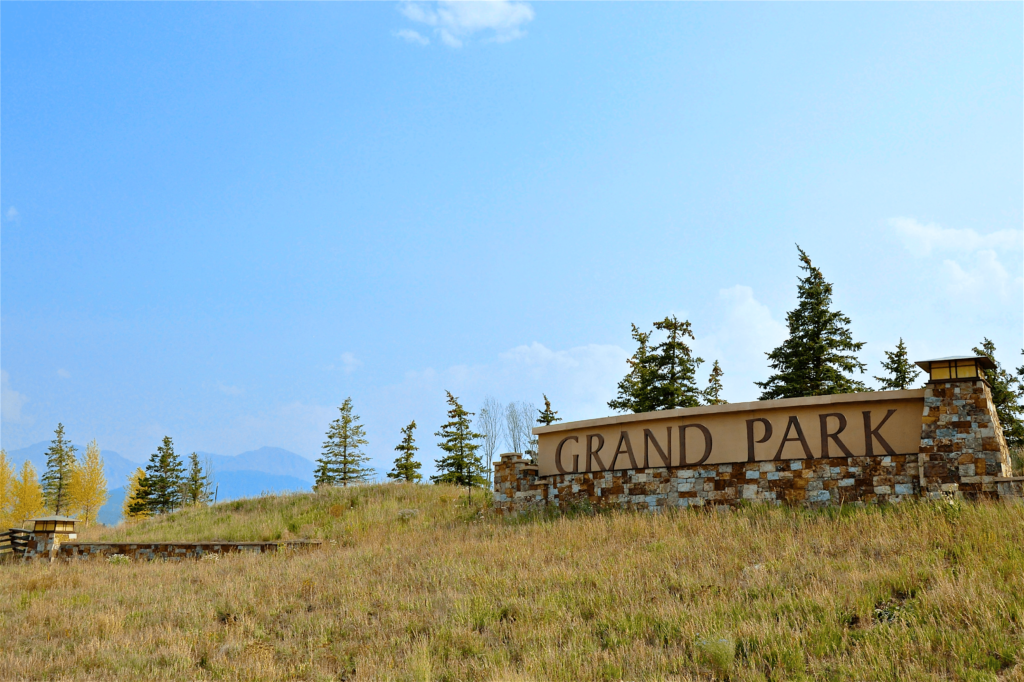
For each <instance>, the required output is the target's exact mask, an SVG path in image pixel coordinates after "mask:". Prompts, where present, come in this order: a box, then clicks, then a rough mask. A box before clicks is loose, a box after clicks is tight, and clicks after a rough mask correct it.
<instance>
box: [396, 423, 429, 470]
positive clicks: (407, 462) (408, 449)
mask: <svg viewBox="0 0 1024 682" xmlns="http://www.w3.org/2000/svg"><path fill="white" fill-rule="evenodd" d="M415 430H416V420H415V419H414V420H413V421H411V422H409V425H408V426H406V427H405V428H404V429H402V442H401V443H399V444H398V445H396V446H395V450H396V451H398V453H399V454H398V457H396V458H395V468H394V470H392V471H389V472H388V478H392V479H394V480H396V481H405V482H407V483H416V482H418V481H420V480H421V479H422V478H423V476H422V474H420V472H419V469H420V467H421V466H423V465H422V464H420V463H419V462H417V461H416V459H415V457H416V451H417V450H419V448H418V447H416V439H415V438H413V435H412V433H413V431H415Z"/></svg>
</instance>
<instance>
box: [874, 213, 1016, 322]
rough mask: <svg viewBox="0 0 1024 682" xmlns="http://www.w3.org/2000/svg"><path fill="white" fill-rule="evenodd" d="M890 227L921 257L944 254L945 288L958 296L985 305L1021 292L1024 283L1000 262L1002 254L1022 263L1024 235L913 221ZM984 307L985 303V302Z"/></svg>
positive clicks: (892, 223) (897, 220)
mask: <svg viewBox="0 0 1024 682" xmlns="http://www.w3.org/2000/svg"><path fill="white" fill-rule="evenodd" d="M889 225H890V226H891V227H892V228H894V229H895V230H896V233H897V234H898V235H899V236H900V238H901V239H902V241H903V245H904V246H905V247H906V248H907V250H908V251H909V252H910V253H911V254H912V255H914V256H916V257H918V258H926V257H928V256H932V255H933V254H934V255H939V254H943V255H946V256H948V257H946V258H944V259H943V261H942V269H943V271H944V274H945V277H943V278H942V279H943V281H944V282H945V285H946V289H947V290H948V291H949V293H951V294H954V295H957V296H965V297H966V296H972V297H977V296H979V295H983V296H981V297H980V298H979V299H978V300H979V301H980V302H984V301H985V300H987V299H989V298H992V297H993V296H994V297H996V298H999V299H1003V300H1005V299H1007V298H1008V297H1011V296H1015V295H1016V294H1019V293H1020V290H1021V286H1022V284H1024V280H1022V278H1021V277H1020V276H1019V275H1018V276H1016V277H1015V276H1013V275H1012V274H1011V273H1010V272H1009V271H1008V270H1007V268H1006V267H1005V266H1004V265H1003V263H1002V262H1001V261H1000V259H999V256H1000V252H1002V253H1003V254H1005V253H1006V252H1010V253H1011V262H1014V259H1015V261H1016V262H1017V263H1019V262H1020V261H1021V250H1022V248H1024V232H1022V231H1020V230H1009V229H1008V230H998V231H996V232H991V233H989V234H979V233H978V232H976V231H975V230H972V229H970V228H966V229H954V228H948V227H942V226H941V225H936V224H935V223H929V224H928V225H924V224H922V223H920V222H918V221H917V220H915V219H914V218H892V219H890V220H889ZM982 305H983V303H982Z"/></svg>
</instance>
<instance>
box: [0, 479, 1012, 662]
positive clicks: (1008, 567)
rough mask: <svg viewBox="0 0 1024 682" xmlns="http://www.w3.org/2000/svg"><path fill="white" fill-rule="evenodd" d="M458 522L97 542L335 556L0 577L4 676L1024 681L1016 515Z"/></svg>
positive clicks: (397, 505) (329, 499) (235, 513)
mask: <svg viewBox="0 0 1024 682" xmlns="http://www.w3.org/2000/svg"><path fill="white" fill-rule="evenodd" d="M464 500H465V498H464V497H462V496H460V495H459V492H458V491H456V490H454V489H451V488H446V487H439V486H412V485H381V486H368V487H364V488H357V489H350V490H336V491H331V492H329V493H327V494H309V495H293V496H288V497H282V498H271V497H266V498H259V499H255V500H248V501H245V502H240V503H229V504H222V505H218V506H217V507H215V508H212V509H208V510H199V511H194V512H188V513H179V514H176V515H175V516H174V518H170V519H163V520H152V521H148V522H145V523H142V524H139V525H137V526H134V527H131V528H128V529H118V530H114V531H107V532H106V534H107V535H108V536H110V539H120V538H131V539H138V540H144V539H149V540H156V539H161V540H169V539H178V540H199V539H212V538H221V539H236V540H241V539H271V538H273V537H275V536H280V537H282V538H288V537H292V536H310V537H320V538H323V539H325V540H327V541H328V542H327V543H326V548H325V549H324V550H322V551H318V552H313V553H309V554H294V555H293V554H281V555H263V556H243V555H234V556H225V557H223V558H221V559H220V560H218V561H201V562H187V563H182V564H174V563H147V564H132V565H127V566H117V565H109V564H103V563H87V564H79V565H56V564H55V565H44V564H33V565H17V566H5V567H0V632H2V633H3V646H2V647H0V671H3V672H2V674H0V677H3V676H6V678H5V679H7V678H10V679H22V678H25V679H58V678H69V679H75V678H77V679H112V678H122V679H123V678H136V677H148V678H153V679H182V680H191V679H231V680H234V679H253V680H264V679H266V680H274V679H366V680H389V679H393V680H590V679H606V680H618V679H635V680H639V679H644V680H698V679H700V680H706V679H730V680H766V679H772V680H795V679H824V680H940V679H941V680H947V679H955V680H1024V663H1022V662H1024V646H1022V645H1024V634H1022V633H1024V550H1022V547H1024V507H1022V506H1008V505H997V504H983V505H947V504H923V503H922V504H905V505H901V506H899V507H897V508H886V509H878V508H867V509H850V508H845V509H843V510H841V511H840V510H832V511H829V512H818V513H812V512H801V511H797V510H789V509H770V508H766V507H759V508H758V507H755V508H749V509H744V510H740V511H737V512H730V513H714V512H712V513H707V512H700V511H692V512H682V513H671V514H663V515H649V514H643V513H610V514H599V515H593V516H591V515H579V516H577V517H575V518H572V517H558V516H552V517H535V518H531V519H523V520H517V521H508V520H504V519H500V518H494V517H492V516H490V515H488V514H483V515H481V514H480V513H479V510H478V509H468V508H467V507H466V505H465V501H464ZM477 501H478V502H479V501H480V499H479V498H478V500H477ZM339 507H340V510H339V509H338V508H339ZM332 508H334V514H332V513H331V512H332ZM403 509H418V510H419V513H418V514H417V515H416V516H414V517H412V518H410V519H403V518H401V516H400V515H399V511H401V510H403ZM101 533H102V531H96V532H93V531H90V534H91V535H100V534H101Z"/></svg>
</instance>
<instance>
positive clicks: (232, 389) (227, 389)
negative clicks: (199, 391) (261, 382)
mask: <svg viewBox="0 0 1024 682" xmlns="http://www.w3.org/2000/svg"><path fill="white" fill-rule="evenodd" d="M217 390H218V391H220V392H221V393H223V394H224V395H242V394H243V393H245V389H243V388H239V387H238V386H229V385H227V384H224V383H222V382H220V381H218V382H217Z"/></svg>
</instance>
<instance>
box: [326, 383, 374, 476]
mask: <svg viewBox="0 0 1024 682" xmlns="http://www.w3.org/2000/svg"><path fill="white" fill-rule="evenodd" d="M338 410H339V412H341V414H340V415H339V416H338V418H337V419H335V420H334V421H333V422H331V426H330V428H328V429H327V440H326V441H324V445H323V452H324V454H323V456H322V457H321V458H320V459H318V460H317V463H318V464H319V466H318V467H317V469H316V482H317V485H320V484H327V485H342V486H348V485H349V484H350V483H360V482H363V481H365V480H366V479H367V478H368V477H369V476H370V473H371V472H372V471H373V470H372V469H368V468H364V467H363V466H362V465H363V464H364V463H365V462H368V461H370V458H369V457H367V456H365V455H364V454H363V451H362V450H361V449H360V448H361V447H362V446H364V445H366V444H367V443H368V441H367V440H366V432H365V431H364V430H363V426H362V424H360V423H359V415H356V414H352V398H345V402H343V403H342V404H341V407H339V408H338Z"/></svg>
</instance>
